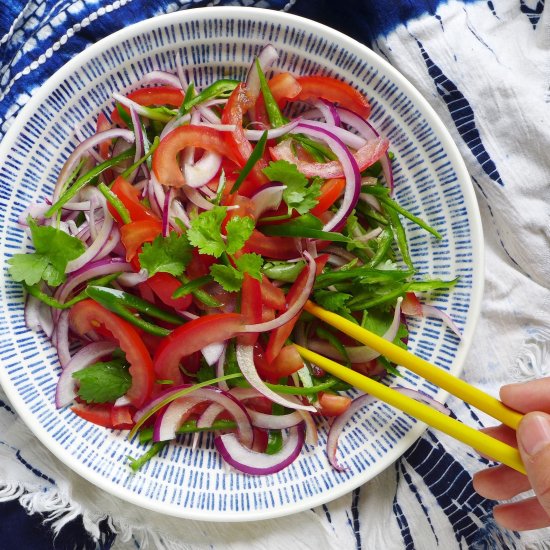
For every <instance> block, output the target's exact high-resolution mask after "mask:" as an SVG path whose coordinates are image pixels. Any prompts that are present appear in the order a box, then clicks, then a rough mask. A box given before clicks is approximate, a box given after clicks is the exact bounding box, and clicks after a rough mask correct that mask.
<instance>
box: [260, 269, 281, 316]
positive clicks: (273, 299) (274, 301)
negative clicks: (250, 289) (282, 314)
mask: <svg viewBox="0 0 550 550" xmlns="http://www.w3.org/2000/svg"><path fill="white" fill-rule="evenodd" d="M260 287H261V291H262V302H263V303H264V305H265V306H267V307H269V308H273V309H276V310H277V311H282V310H285V309H286V297H285V293H284V292H283V291H282V290H281V289H280V288H279V287H278V286H275V285H274V284H273V283H272V282H271V281H270V280H269V279H268V278H267V277H266V276H265V275H262V282H261V283H260Z"/></svg>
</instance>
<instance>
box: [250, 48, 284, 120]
mask: <svg viewBox="0 0 550 550" xmlns="http://www.w3.org/2000/svg"><path fill="white" fill-rule="evenodd" d="M256 70H257V71H258V77H259V80H260V89H261V90H262V95H263V97H264V103H265V110H266V111H267V116H268V118H269V122H270V124H271V126H272V127H273V128H278V127H279V126H283V125H284V124H286V123H287V122H288V120H287V119H286V118H285V117H284V116H283V114H282V113H281V109H279V105H277V102H276V101H275V98H274V97H273V94H272V93H271V88H270V87H269V85H268V84H267V80H266V78H265V74H264V72H263V71H262V66H261V65H260V61H259V60H258V58H256Z"/></svg>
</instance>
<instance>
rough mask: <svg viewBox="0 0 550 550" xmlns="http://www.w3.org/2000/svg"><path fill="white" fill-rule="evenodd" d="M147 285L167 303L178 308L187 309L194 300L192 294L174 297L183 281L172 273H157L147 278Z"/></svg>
mask: <svg viewBox="0 0 550 550" xmlns="http://www.w3.org/2000/svg"><path fill="white" fill-rule="evenodd" d="M147 285H149V288H151V290H152V291H153V292H154V293H155V294H156V295H157V296H158V298H159V299H160V300H161V301H162V302H163V303H164V304H165V305H167V306H169V307H171V308H174V309H176V310H179V311H185V310H186V309H187V308H188V307H189V306H190V305H191V302H192V301H193V297H192V296H191V294H188V295H187V296H182V297H181V298H172V294H174V292H175V291H176V290H177V289H178V288H179V287H180V286H181V283H180V282H179V281H178V280H177V279H176V278H175V277H174V276H173V275H170V273H163V272H159V273H155V274H154V275H153V276H152V277H149V279H147Z"/></svg>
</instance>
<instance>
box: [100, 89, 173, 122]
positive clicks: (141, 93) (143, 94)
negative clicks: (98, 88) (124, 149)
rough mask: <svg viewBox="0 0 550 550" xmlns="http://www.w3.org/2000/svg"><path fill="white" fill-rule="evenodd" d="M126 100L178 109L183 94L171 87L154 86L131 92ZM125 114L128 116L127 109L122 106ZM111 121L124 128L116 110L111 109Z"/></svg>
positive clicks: (145, 105) (144, 104)
mask: <svg viewBox="0 0 550 550" xmlns="http://www.w3.org/2000/svg"><path fill="white" fill-rule="evenodd" d="M126 97H127V98H128V99H131V100H132V101H135V102H136V103H139V104H140V105H143V106H144V107H149V106H151V105H170V106H171V107H179V106H180V105H181V104H182V102H183V92H182V91H181V90H180V89H179V88H174V87H172V86H156V87H153V88H140V89H139V90H136V91H135V92H131V93H129V94H128V95H127V96H126ZM122 108H123V109H124V110H125V111H126V113H128V114H130V111H129V109H128V107H124V106H122ZM111 120H112V121H113V123H115V124H118V125H119V126H126V124H125V123H124V121H123V120H122V119H121V118H120V115H119V114H118V111H117V109H116V108H115V109H113V111H112V113H111Z"/></svg>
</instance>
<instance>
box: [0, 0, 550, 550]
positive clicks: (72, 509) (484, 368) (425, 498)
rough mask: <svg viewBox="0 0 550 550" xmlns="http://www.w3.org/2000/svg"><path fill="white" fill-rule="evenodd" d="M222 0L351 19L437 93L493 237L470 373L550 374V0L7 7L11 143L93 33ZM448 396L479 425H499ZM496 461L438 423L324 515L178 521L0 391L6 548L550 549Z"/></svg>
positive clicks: (5, 71) (493, 387) (57, 1)
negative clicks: (85, 475) (74, 458)
mask: <svg viewBox="0 0 550 550" xmlns="http://www.w3.org/2000/svg"><path fill="white" fill-rule="evenodd" d="M218 3H219V4H234V5H254V6H259V7H268V8H272V9H277V10H288V11H291V12H292V13H296V14H300V15H305V16H307V17H310V18H312V19H315V20H318V21H320V22H323V23H325V24H328V25H329V26H332V27H334V28H337V29H338V30H341V31H343V32H345V33H346V34H348V35H350V36H352V37H354V38H356V39H357V40H359V41H361V42H364V43H367V44H369V45H371V47H372V48H373V49H375V50H376V51H377V52H378V53H380V54H381V55H382V56H384V57H385V58H386V59H388V60H389V61H390V63H392V64H393V65H394V66H395V67H397V68H398V69H399V70H400V71H401V72H402V73H403V74H404V75H405V76H406V77H407V78H408V79H409V80H410V81H411V82H412V83H413V84H414V85H415V86H416V87H417V89H418V90H419V91H420V92H421V93H422V94H423V95H424V96H425V97H426V98H427V99H428V101H429V102H430V103H431V104H432V106H433V107H434V108H435V110H436V111H437V112H438V114H439V116H440V117H441V118H442V119H443V121H444V122H445V124H446V126H447V127H448V128H449V130H450V131H451V133H452V134H453V137H454V139H455V141H456V143H457V144H458V146H459V148H460V150H461V152H462V155H463V157H464V159H465V161H466V164H467V166H468V169H469V172H470V174H471V178H472V185H474V187H475V190H476V193H477V197H478V201H479V204H480V209H481V213H482V218H483V223H484V231H485V241H486V246H487V251H486V254H487V270H486V290H485V296H484V303H483V307H482V317H481V320H480V323H479V325H478V331H477V338H476V341H475V342H474V344H473V347H472V350H471V352H470V355H469V358H468V361H467V363H466V368H465V373H464V376H465V378H466V379H467V380H468V381H469V382H471V383H473V384H475V385H477V386H479V387H481V388H483V389H485V390H487V391H488V392H490V393H492V394H495V395H496V394H497V392H498V387H499V386H500V385H501V384H503V383H506V382H508V381H516V380H524V379H529V378H535V377H540V376H548V375H550V293H549V283H548V281H549V280H550V257H549V256H550V246H549V245H550V233H549V229H548V227H549V224H548V222H549V208H548V206H547V205H548V197H549V196H550V193H549V191H550V180H549V178H548V174H549V173H550V155H549V154H548V150H549V149H550V147H549V145H550V130H549V129H548V127H549V124H548V123H549V122H550V117H549V114H550V112H549V111H550V108H549V105H550V55H549V54H550V14H549V13H548V10H545V9H544V0H500V1H499V2H493V1H491V0H479V1H466V0H462V1H457V0H453V1H450V2H438V1H437V0H431V1H428V0H424V1H421V0H395V1H394V2H387V1H384V0H369V1H368V2H366V1H365V2H361V3H359V2H357V1H355V0H340V1H339V2H338V9H337V10H335V8H334V2H333V1H331V0H316V1H314V2H312V1H308V0H295V1H294V2H292V1H291V2H288V3H287V2H285V1H284V0H265V1H253V0H242V1H240V2H200V1H197V2H193V1H189V0H156V1H155V2H150V1H149V0H116V1H107V0H28V1H25V0H4V2H3V6H2V10H0V138H1V136H2V135H3V134H4V133H5V132H6V130H7V128H8V127H9V126H10V124H11V123H12V122H13V120H14V117H15V116H16V115H17V113H18V110H19V109H20V108H21V107H22V106H23V105H24V104H25V103H26V101H27V100H28V98H29V97H30V95H31V94H32V92H33V90H34V89H35V88H37V87H39V86H40V85H41V84H42V83H43V82H44V81H45V79H46V78H47V77H48V76H49V75H51V74H52V73H53V72H55V70H56V69H58V68H59V67H60V66H62V65H63V64H64V63H65V62H66V61H67V60H69V59H71V58H72V57H73V56H74V55H75V54H76V53H77V52H79V51H81V50H82V49H83V48H85V47H86V46H87V45H88V44H90V43H91V42H93V41H95V40H97V39H99V38H102V37H104V36H106V35H108V34H110V33H112V32H113V31H115V30H118V29H119V28H121V27H122V26H125V25H128V24H131V23H134V22H136V21H139V20H142V19H144V18H147V17H151V16H154V15H158V14H161V13H167V12H171V11H175V10H179V9H185V8H188V7H200V6H207V5H212V4H218ZM359 4H361V5H359ZM449 404H450V406H451V408H452V410H453V412H454V413H455V414H456V416H457V417H458V418H459V419H461V420H463V421H465V422H466V423H468V424H470V425H472V426H480V427H481V426H483V425H487V424H490V422H491V421H490V419H489V418H487V417H485V416H484V415H480V414H478V413H476V412H475V411H474V410H472V409H471V408H469V407H468V406H467V405H465V404H464V403H461V402H458V401H457V400H454V399H451V400H450V401H449ZM485 465H486V462H485V461H484V460H483V459H481V458H480V457H478V456H477V455H476V454H475V453H473V452H471V451H470V450H469V449H467V448H464V447H463V446H461V445H460V444H458V443H456V442H455V441H453V440H451V439H450V438H447V437H445V436H441V435H440V434H437V435H436V434H434V433H433V432H431V431H427V432H426V434H425V435H424V436H423V437H422V438H420V439H419V441H418V442H417V443H416V444H415V445H414V446H413V447H412V448H411V449H410V450H409V451H408V452H407V453H405V455H404V456H403V458H402V459H401V460H399V461H398V462H396V463H395V464H394V465H393V466H392V467H390V468H388V469H387V470H386V471H385V472H383V473H382V474H381V475H379V476H378V477H377V478H375V479H373V480H372V481H371V482H369V483H368V484H366V485H364V486H362V487H360V488H359V489H356V490H355V491H353V492H352V493H350V494H349V495H347V496H345V497H342V498H340V499H338V500H336V501H333V502H331V503H329V504H327V505H325V506H321V507H319V508H317V509H314V510H311V511H308V512H303V513H301V514H298V515H294V516H290V517H286V518H281V519H277V520H271V521H264V522H261V523H258V524H237V525H232V524H224V525H220V524H209V523H199V522H191V521H183V520H175V519H172V518H166V517H161V516H159V515H156V514H154V513H150V512H146V511H144V510H141V509H138V508H136V507H134V506H131V505H128V504H126V503H121V502H120V501H118V500H116V499H115V498H113V497H111V496H109V495H106V494H105V493H103V492H101V491H99V490H98V489H96V488H94V487H92V486H90V485H89V484H88V483H86V482H85V481H83V480H82V479H80V478H78V477H77V476H76V475H75V474H73V473H72V472H71V471H70V470H68V469H67V468H66V467H64V466H63V465H62V464H61V463H59V462H58V461H57V460H56V459H54V458H53V457H52V456H51V455H50V454H49V453H48V452H47V451H46V450H45V449H44V448H42V447H41V446H40V445H39V444H38V443H37V442H36V440H35V438H34V437H33V436H32V434H31V433H30V432H29V431H28V430H27V428H26V427H25V426H24V425H23V424H22V422H21V421H20V420H19V419H18V418H17V415H16V414H15V412H14V411H13V410H12V408H11V407H10V404H9V403H8V402H7V400H6V398H5V396H4V394H3V393H2V392H1V390H0V503H1V504H0V515H1V517H2V518H3V519H2V521H1V522H0V535H1V537H0V541H1V542H0V548H15V547H17V548H32V549H42V548H44V549H47V548H52V547H54V546H55V547H56V548H105V549H107V548H113V549H123V548H146V547H149V548H174V549H180V548H182V549H183V548H185V549H199V548H205V547H207V546H208V547H211V548H214V549H222V548H223V549H231V550H237V549H241V548H242V549H244V548H251V547H254V548H287V547H288V548H294V549H310V548H318V549H325V548H345V549H348V548H349V549H353V548H356V549H360V548H363V549H390V550H391V549H396V550H398V549H403V548H405V549H407V550H412V549H419V550H427V549H432V548H433V549H435V548H445V549H446V550H454V549H466V548H473V549H477V548H479V549H482V548H494V549H520V548H532V549H535V548H541V549H542V548H550V530H548V529H546V530H539V531H534V532H530V533H523V534H519V533H514V532H510V531H506V530H502V529H500V528H499V527H498V526H497V525H496V524H495V522H494V521H493V519H492V507H493V505H494V503H493V502H491V501H488V500H485V499H483V498H481V497H479V496H478V495H477V494H476V493H475V492H474V491H473V489H472V483H471V474H472V473H473V472H475V471H477V470H479V469H480V468H482V467H484V466H485ZM44 519H46V520H47V521H46V524H45V526H41V523H42V521H43V520H44ZM53 533H57V538H56V539H55V540H56V542H55V545H54V542H53V539H52V536H53ZM75 541H76V542H75Z"/></svg>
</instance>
